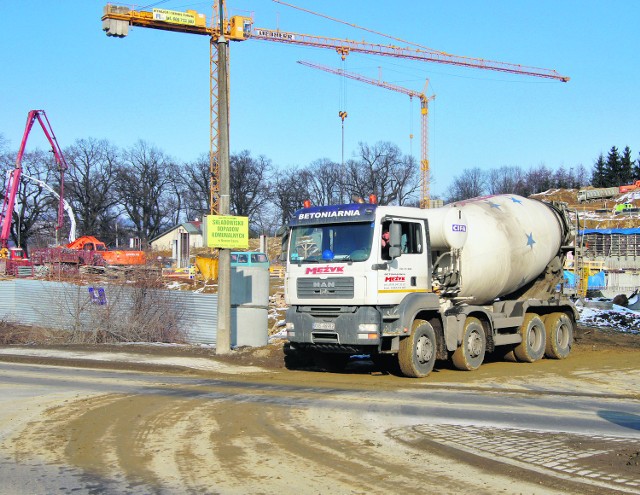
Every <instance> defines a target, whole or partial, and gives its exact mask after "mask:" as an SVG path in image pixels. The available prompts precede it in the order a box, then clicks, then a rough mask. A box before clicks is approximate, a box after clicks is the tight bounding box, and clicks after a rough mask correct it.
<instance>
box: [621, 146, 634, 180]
mask: <svg viewBox="0 0 640 495" xmlns="http://www.w3.org/2000/svg"><path fill="white" fill-rule="evenodd" d="M633 163H634V162H633V160H632V159H631V149H630V148H629V147H628V146H626V147H625V148H624V150H623V151H622V157H621V158H620V173H621V176H620V179H621V180H622V182H620V185H624V184H631V183H632V182H634V180H635V179H634V174H633Z"/></svg>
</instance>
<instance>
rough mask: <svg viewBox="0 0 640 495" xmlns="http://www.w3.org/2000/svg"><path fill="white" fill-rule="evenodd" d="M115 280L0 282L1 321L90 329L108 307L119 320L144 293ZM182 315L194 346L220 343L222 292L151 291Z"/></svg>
mask: <svg viewBox="0 0 640 495" xmlns="http://www.w3.org/2000/svg"><path fill="white" fill-rule="evenodd" d="M140 290H141V289H136V288H132V287H125V286H120V285H110V284H93V285H74V284H67V283H61V282H47V281H41V280H25V279H13V280H3V281H0V319H2V320H4V321H8V322H12V323H19V324H24V325H34V326H42V327H46V328H55V329H60V330H66V329H69V330H73V329H78V328H86V327H87V326H90V325H91V322H92V318H94V317H95V315H96V313H97V312H99V311H105V310H106V308H109V309H108V310H109V311H111V312H112V317H114V318H123V319H126V318H128V317H129V316H128V315H129V314H130V311H131V309H132V308H133V305H134V304H135V300H136V297H139V291H140ZM147 292H148V293H150V294H151V295H152V296H153V297H155V298H156V299H157V300H161V301H162V302H163V304H165V305H169V306H170V307H171V308H172V309H173V310H174V311H175V313H176V314H177V315H178V319H179V326H180V329H181V330H182V331H183V332H184V333H185V335H186V338H187V341H188V342H189V343H192V344H215V342H216V333H217V331H216V329H217V324H218V323H217V307H218V296H217V294H198V293H194V292H186V291H184V292H183V291H168V290H158V289H147Z"/></svg>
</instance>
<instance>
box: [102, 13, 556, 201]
mask: <svg viewBox="0 0 640 495" xmlns="http://www.w3.org/2000/svg"><path fill="white" fill-rule="evenodd" d="M213 4H214V6H213V15H212V22H211V26H207V25H206V17H205V16H204V15H203V14H200V13H198V12H196V11H194V10H187V11H185V12H180V11H173V10H166V9H155V8H154V9H153V10H152V11H151V12H149V11H142V10H133V9H130V8H129V7H125V6H119V5H114V4H107V5H106V6H105V7H104V9H103V15H102V29H103V31H105V32H106V34H107V36H113V37H118V38H123V37H125V36H127V35H128V34H129V26H139V27H145V28H151V29H159V30H163V31H172V32H179V33H190V34H198V35H203V36H208V37H209V38H210V64H209V65H210V106H211V109H210V130H211V132H210V153H209V160H210V175H211V188H210V195H211V196H210V199H211V201H210V204H211V212H212V213H213V212H214V211H217V203H218V191H219V188H218V185H217V177H218V174H217V162H218V160H217V153H218V149H219V145H218V128H217V125H218V119H217V110H216V109H217V101H218V93H217V88H218V73H217V70H218V60H217V51H216V50H215V49H214V48H213V47H214V45H215V44H216V43H217V40H218V38H219V37H220V35H221V34H224V37H225V38H226V39H228V40H231V41H245V40H259V41H272V42H277V43H284V44H289V45H297V46H307V47H315V48H328V49H331V50H335V51H336V52H337V53H338V54H339V55H340V56H341V57H342V59H343V60H344V59H345V57H346V56H347V55H349V54H350V53H364V54H368V55H378V56H386V57H395V58H403V59H406V60H416V61H420V62H433V63H439V64H447V65H454V66H459V67H468V68H474V69H484V70H492V71H498V72H504V73H508V74H517V75H523V76H531V77H541V78H546V79H552V80H556V81H562V82H567V81H569V77H567V76H564V75H561V74H559V73H558V72H556V71H555V70H551V69H542V68H538V67H529V66H525V65H519V64H513V63H507V62H497V61H493V60H485V59H481V58H472V57H464V56H458V55H451V54H448V53H445V52H441V51H437V50H432V49H430V48H426V47H421V48H411V47H400V46H394V45H383V44H377V43H369V42H366V41H352V40H347V39H338V38H330V37H324V36H316V35H310V34H301V33H295V32H288V31H281V30H280V29H275V30H274V29H265V28H258V27H254V26H253V18H251V17H248V16H241V15H236V16H232V17H230V18H227V16H226V15H225V13H224V12H220V11H219V9H218V6H217V2H216V1H214V2H213ZM221 5H222V9H223V10H224V9H225V7H224V5H225V4H224V1H222V2H221ZM218 16H222V17H223V22H222V23H219V22H217V19H216V18H218V19H219V17H218ZM220 24H222V26H223V30H224V32H223V33H221V29H220V27H219V26H220Z"/></svg>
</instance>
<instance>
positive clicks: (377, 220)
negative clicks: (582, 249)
mask: <svg viewBox="0 0 640 495" xmlns="http://www.w3.org/2000/svg"><path fill="white" fill-rule="evenodd" d="M574 234H575V231H574V229H573V228H572V226H571V223H570V220H569V217H568V214H567V211H566V210H565V209H564V206H563V205H561V204H551V203H544V202H540V201H536V200H532V199H527V198H523V197H520V196H515V195H498V196H487V197H482V198H475V199H470V200H467V201H461V202H457V203H453V204H450V205H446V206H444V207H442V208H435V209H426V210H422V209H418V208H410V207H400V206H379V205H376V204H370V203H354V204H345V205H330V206H310V205H307V207H305V208H303V209H301V210H298V211H297V212H296V213H295V214H294V216H293V217H292V219H291V220H290V222H289V230H288V241H287V253H286V255H287V270H286V276H285V299H286V301H287V303H288V304H289V309H288V310H287V315H286V331H287V339H288V343H287V344H286V345H285V363H286V365H287V367H289V368H296V367H302V366H308V365H310V364H312V363H313V364H315V365H318V366H320V367H322V368H325V369H329V370H339V369H341V368H342V367H344V366H346V365H347V363H348V362H349V360H350V357H351V356H353V355H361V354H368V355H370V356H371V359H372V360H373V361H374V362H376V363H379V364H380V365H381V366H385V367H387V368H388V369H391V368H395V370H397V371H399V372H400V373H401V374H403V375H404V376H408V377H423V376H426V375H428V374H429V373H430V372H431V371H432V369H433V368H434V365H435V363H436V361H439V360H449V359H450V360H451V361H452V362H453V365H454V366H455V367H456V368H458V369H461V370H475V369H477V368H478V367H480V365H481V364H482V362H483V361H484V358H485V355H486V354H488V353H497V352H502V353H503V354H504V355H505V356H509V357H510V358H511V359H513V360H516V361H522V362H534V361H537V360H538V359H541V358H542V357H548V358H555V359H563V358H566V357H567V356H568V355H569V352H570V350H571V346H572V343H573V335H574V328H575V321H576V318H577V313H576V311H575V308H574V306H573V304H572V303H571V301H570V300H569V299H568V298H567V297H566V296H565V295H563V293H562V290H561V289H562V284H561V282H562V274H563V262H564V257H565V254H566V253H567V252H568V251H572V250H573V247H572V246H571V244H572V241H573V236H574ZM559 284H560V285H559Z"/></svg>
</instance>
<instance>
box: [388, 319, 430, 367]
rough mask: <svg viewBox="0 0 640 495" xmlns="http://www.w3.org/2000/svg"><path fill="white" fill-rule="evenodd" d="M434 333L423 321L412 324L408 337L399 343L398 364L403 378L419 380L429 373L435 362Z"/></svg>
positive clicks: (427, 323)
mask: <svg viewBox="0 0 640 495" xmlns="http://www.w3.org/2000/svg"><path fill="white" fill-rule="evenodd" d="M437 348H438V346H437V342H436V332H435V331H434V330H433V327H432V326H431V325H430V324H429V322H426V321H424V320H415V321H414V322H413V331H412V332H411V335H410V336H409V337H406V338H404V339H402V340H401V341H400V348H399V350H398V364H399V365H400V371H402V374H403V375H404V376H408V377H412V378H420V377H423V376H427V375H428V374H429V373H431V370H432V369H433V365H434V364H435V362H436V350H437Z"/></svg>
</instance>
